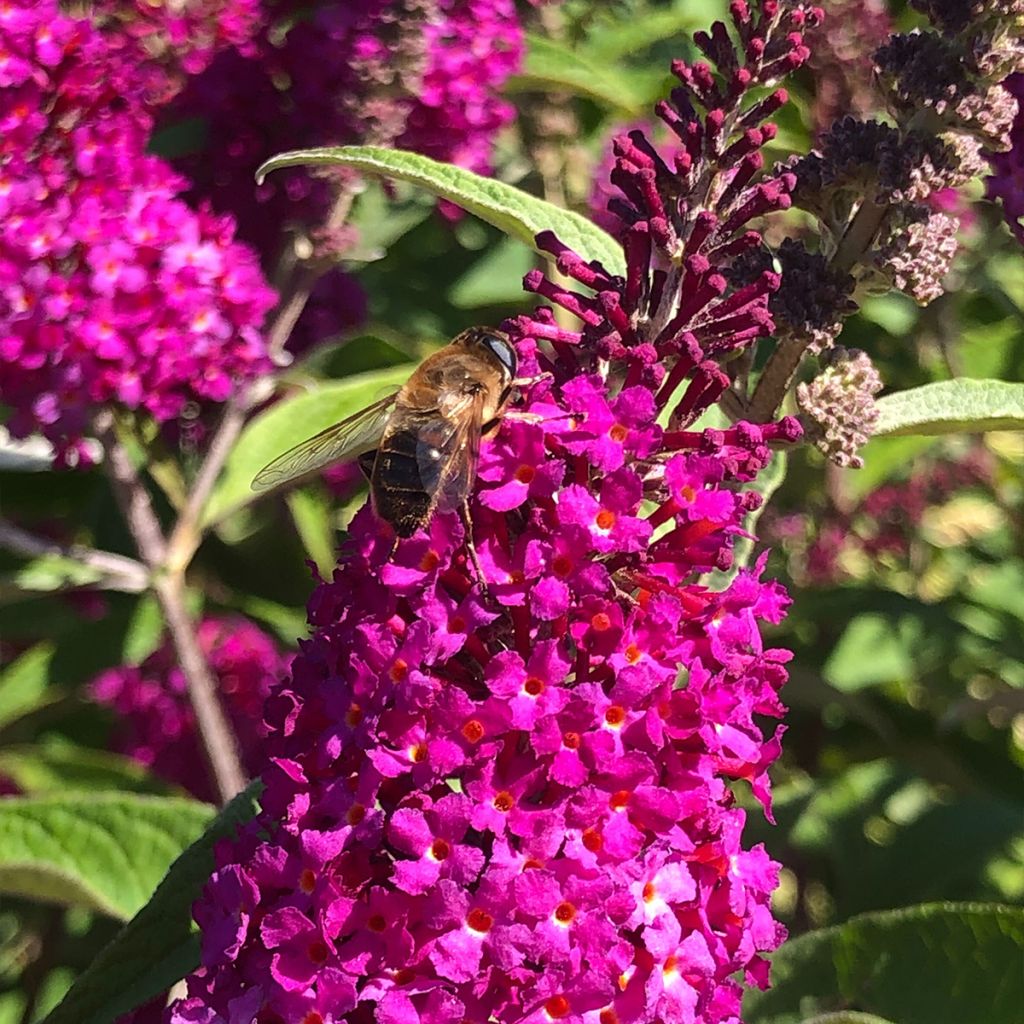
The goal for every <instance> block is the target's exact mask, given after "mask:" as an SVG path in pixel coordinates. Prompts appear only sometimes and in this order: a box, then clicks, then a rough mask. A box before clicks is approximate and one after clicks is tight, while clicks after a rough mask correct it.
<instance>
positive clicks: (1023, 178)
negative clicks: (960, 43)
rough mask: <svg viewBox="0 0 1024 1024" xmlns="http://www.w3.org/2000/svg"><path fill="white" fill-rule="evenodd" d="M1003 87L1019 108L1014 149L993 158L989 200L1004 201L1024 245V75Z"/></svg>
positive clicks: (1013, 228) (1006, 213)
mask: <svg viewBox="0 0 1024 1024" xmlns="http://www.w3.org/2000/svg"><path fill="white" fill-rule="evenodd" d="M1003 86H1004V87H1005V88H1006V89H1007V90H1009V92H1010V93H1011V95H1012V96H1013V97H1014V98H1015V99H1016V100H1017V102H1018V104H1019V105H1018V108H1017V114H1016V117H1014V120H1013V128H1012V129H1011V131H1010V140H1011V142H1012V148H1011V149H1009V150H1008V151H1007V152H1005V153H992V154H990V156H989V160H990V161H991V163H992V176H991V177H990V178H988V179H987V180H986V182H985V184H986V185H987V188H988V197H989V199H993V200H994V199H999V200H1002V204H1003V214H1004V216H1005V217H1006V223H1007V224H1008V225H1009V226H1010V230H1011V231H1012V232H1013V233H1014V235H1016V237H1017V240H1018V241H1019V242H1020V243H1021V245H1024V73H1018V74H1015V75H1010V77H1009V78H1007V79H1006V81H1005V82H1003Z"/></svg>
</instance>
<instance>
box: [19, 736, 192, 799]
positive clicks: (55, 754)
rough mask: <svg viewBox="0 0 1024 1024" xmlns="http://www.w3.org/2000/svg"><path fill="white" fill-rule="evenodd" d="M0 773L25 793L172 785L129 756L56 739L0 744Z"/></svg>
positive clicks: (162, 789) (156, 789)
mask: <svg viewBox="0 0 1024 1024" xmlns="http://www.w3.org/2000/svg"><path fill="white" fill-rule="evenodd" d="M0 775H4V776H7V778H9V779H12V780H13V781H14V782H15V783H16V784H17V786H18V788H19V789H20V790H21V791H22V793H24V794H27V795H35V794H39V793H69V792H75V791H91V792H97V791H102V790H113V791H115V792H122V793H123V792H131V793H157V794H167V793H170V792H171V791H172V789H173V787H172V786H170V785H169V784H168V783H166V782H164V781H163V780H162V779H159V778H157V777H156V776H155V775H152V774H151V773H150V772H148V771H147V770H146V769H145V768H144V767H143V766H142V765H140V764H139V763H138V762H137V761H133V760H132V759H131V758H130V757H122V756H121V755H120V754H110V753H108V752H107V751H105V750H93V749H91V748H90V747H79V746H77V745H75V744H73V743H68V742H64V741H60V740H50V741H46V742H43V743H39V744H25V745H18V746H5V747H0Z"/></svg>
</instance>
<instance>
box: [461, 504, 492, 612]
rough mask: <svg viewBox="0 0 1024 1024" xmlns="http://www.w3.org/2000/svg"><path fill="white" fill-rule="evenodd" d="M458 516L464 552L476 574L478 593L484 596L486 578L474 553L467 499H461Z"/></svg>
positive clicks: (471, 523) (478, 557)
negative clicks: (463, 531)
mask: <svg viewBox="0 0 1024 1024" xmlns="http://www.w3.org/2000/svg"><path fill="white" fill-rule="evenodd" d="M459 515H460V516H461V518H462V528H463V530H465V533H466V550H467V551H468V552H469V560H470V561H471V562H472V563H473V570H474V571H475V572H476V578H477V582H478V583H479V584H480V591H481V593H483V594H486V593H487V577H486V576H484V569H483V566H482V565H481V564H480V556H479V555H478V554H477V552H476V544H474V543H473V520H472V519H471V518H470V516H469V501H468V500H467V499H463V502H462V504H461V505H460V506H459Z"/></svg>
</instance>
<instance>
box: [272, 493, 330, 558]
mask: <svg viewBox="0 0 1024 1024" xmlns="http://www.w3.org/2000/svg"><path fill="white" fill-rule="evenodd" d="M285 502H286V504H287V505H288V511H289V512H291V514H292V521H293V522H294V523H295V529H296V530H298V532H299V538H300V539H301V540H302V546H303V547H304V548H305V549H306V554H307V555H309V557H310V558H311V559H312V560H313V561H314V562H315V563H316V567H317V569H319V570H320V575H321V576H324V577H326V576H327V575H329V574H330V572H331V571H332V570H333V569H334V566H335V565H336V564H337V561H338V559H337V556H336V553H335V549H336V547H337V544H336V539H335V536H334V526H333V525H332V523H331V511H330V507H329V506H328V504H327V502H326V501H325V500H324V496H323V494H318V493H316V492H315V491H314V490H313V488H310V487H303V488H298V489H296V490H294V491H290V492H289V494H288V495H287V497H286V498H285Z"/></svg>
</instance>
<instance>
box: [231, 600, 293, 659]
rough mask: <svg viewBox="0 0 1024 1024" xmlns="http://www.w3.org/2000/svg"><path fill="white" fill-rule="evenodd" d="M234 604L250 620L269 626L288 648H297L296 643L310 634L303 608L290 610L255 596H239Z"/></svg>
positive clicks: (285, 606)
mask: <svg viewBox="0 0 1024 1024" xmlns="http://www.w3.org/2000/svg"><path fill="white" fill-rule="evenodd" d="M232 603H233V604H234V605H235V606H236V607H237V608H238V609H239V610H240V611H243V612H245V614H246V615H248V616H249V617H250V618H252V619H257V620H259V621H260V622H263V623H265V624H266V625H267V626H269V627H270V628H271V629H272V630H273V631H274V632H275V633H276V634H277V637H278V639H279V640H281V641H282V643H284V644H286V645H287V646H288V647H295V641H296V640H297V639H298V638H299V637H305V636H306V634H307V633H308V632H309V630H308V627H307V626H306V612H305V609H303V608H289V607H288V606H287V605H283V604H278V603H277V602H276V601H268V600H267V599H266V598H263V597H256V596H255V595H253V594H239V595H238V596H237V598H236V599H235V600H234V601H233V602H232Z"/></svg>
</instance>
